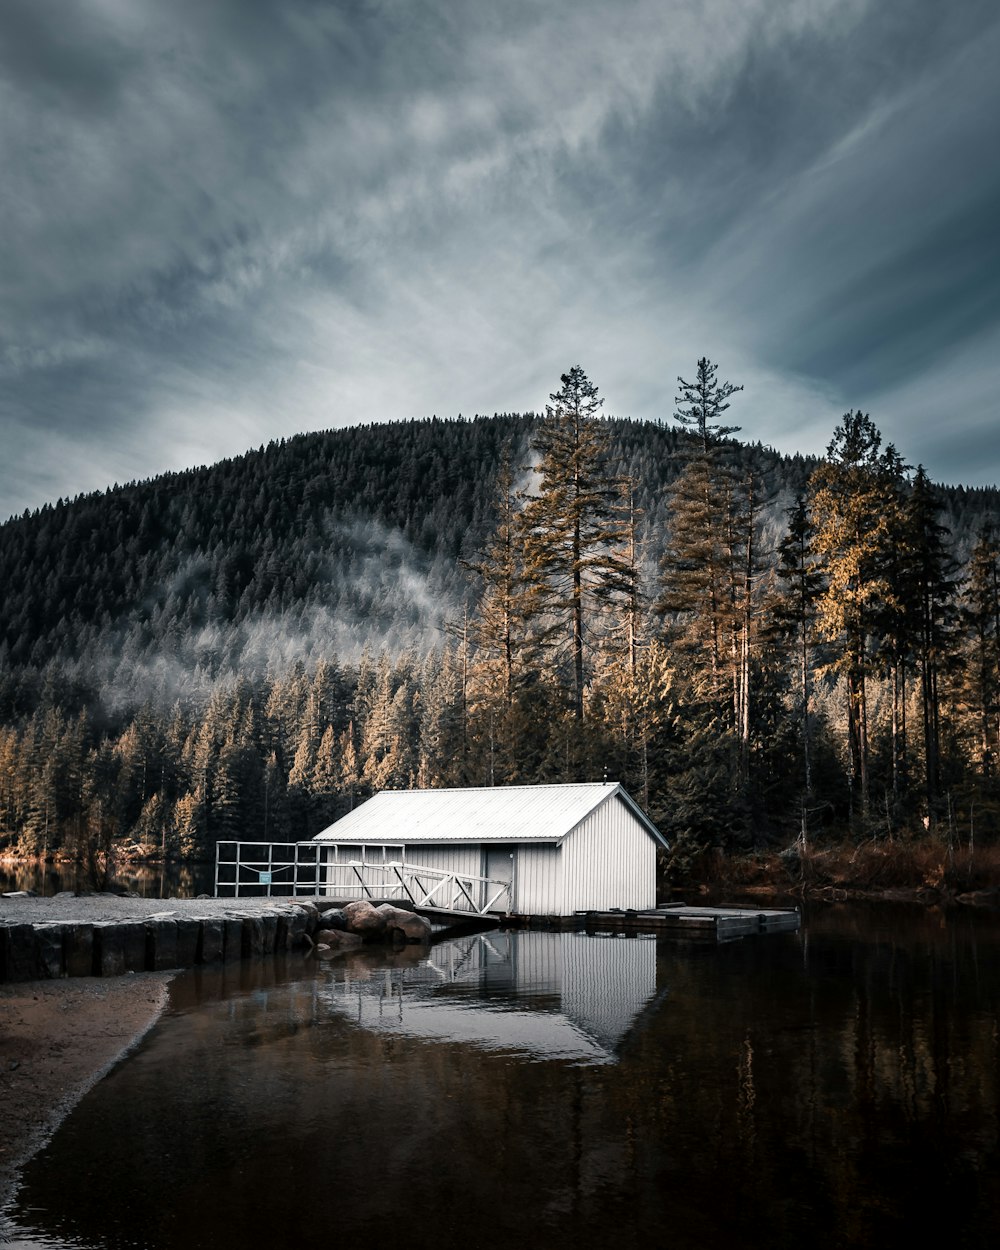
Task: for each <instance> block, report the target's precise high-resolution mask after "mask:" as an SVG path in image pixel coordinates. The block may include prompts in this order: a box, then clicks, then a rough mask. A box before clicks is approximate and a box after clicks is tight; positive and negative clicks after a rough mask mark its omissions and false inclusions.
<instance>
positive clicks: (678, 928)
mask: <svg viewBox="0 0 1000 1250" xmlns="http://www.w3.org/2000/svg"><path fill="white" fill-rule="evenodd" d="M574 920H575V921H576V925H575V927H576V928H580V929H584V930H585V931H587V932H619V933H620V932H624V933H662V934H666V935H669V936H671V937H678V938H688V939H693V940H695V941H714V942H731V941H733V940H734V939H736V938H744V937H752V936H755V935H756V934H760V933H794V932H796V931H797V930H798V928H799V925H800V923H801V917H800V915H799V913H798V910H797V909H795V908H778V907H699V906H689V905H688V904H686V903H676V904H672V905H670V906H668V907H657V908H654V909H652V910H650V911H587V912H578V913H577V914H576V916H575V917H574Z"/></svg>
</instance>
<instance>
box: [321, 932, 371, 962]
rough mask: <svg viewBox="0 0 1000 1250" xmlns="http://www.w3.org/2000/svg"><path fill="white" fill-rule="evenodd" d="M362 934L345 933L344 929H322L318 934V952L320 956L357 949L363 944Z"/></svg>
mask: <svg viewBox="0 0 1000 1250" xmlns="http://www.w3.org/2000/svg"><path fill="white" fill-rule="evenodd" d="M361 942H362V939H361V936H360V935H359V934H357V933H345V932H344V931H343V930H342V929H320V931H319V933H317V934H316V954H317V955H319V956H320V957H324V956H329V954H330V952H331V951H332V952H333V953H335V954H336V953H337V952H339V951H350V950H357V948H358V947H359V946H360V945H361Z"/></svg>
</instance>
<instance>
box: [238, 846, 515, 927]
mask: <svg viewBox="0 0 1000 1250" xmlns="http://www.w3.org/2000/svg"><path fill="white" fill-rule="evenodd" d="M359 851H360V852H362V857H361V858H346V857H345V856H346V855H349V854H352V853H357V852H359ZM403 851H404V848H403V847H402V846H396V845H378V846H363V847H359V846H351V847H347V846H339V845H336V844H334V843H330V842H322V843H320V842H231V841H228V842H220V843H218V845H217V847H216V854H215V894H216V897H218V898H239V897H243V898H247V897H257V898H260V897H267V898H270V897H276V896H277V897H280V896H285V897H287V896H289V895H290V896H293V897H294V896H302V895H312V896H320V897H324V898H329V899H331V900H334V899H337V900H341V901H343V902H348V901H350V900H352V899H360V898H364V899H369V900H375V901H377V900H382V901H385V900H387V899H404V898H405V899H408V900H409V901H410V902H411V903H412V904H413V906H414V907H416V908H417V909H418V910H419V909H425V910H437V911H450V912H462V913H465V914H469V915H485V914H486V913H487V912H497V911H502V912H509V911H510V904H511V898H510V882H509V881H500V880H496V879H493V878H490V877H479V876H475V875H470V874H469V873H458V872H447V871H445V870H443V869H438V868H427V867H425V866H424V865H422V864H409V863H406V862H405V861H404V860H403V857H402V856H403Z"/></svg>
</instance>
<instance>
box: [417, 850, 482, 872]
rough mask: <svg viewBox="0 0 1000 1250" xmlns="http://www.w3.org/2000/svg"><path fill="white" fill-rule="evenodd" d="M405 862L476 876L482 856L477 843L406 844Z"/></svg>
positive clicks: (480, 865) (441, 870)
mask: <svg viewBox="0 0 1000 1250" xmlns="http://www.w3.org/2000/svg"><path fill="white" fill-rule="evenodd" d="M406 862H407V863H408V864H417V865H418V866H419V867H421V868H436V869H437V870H438V871H439V872H458V873H462V874H463V875H468V876H470V877H478V876H479V875H480V872H481V867H482V856H481V854H480V850H479V847H478V845H475V846H474V845H471V844H469V843H466V844H465V845H463V844H461V843H456V844H455V845H454V846H407V848H406Z"/></svg>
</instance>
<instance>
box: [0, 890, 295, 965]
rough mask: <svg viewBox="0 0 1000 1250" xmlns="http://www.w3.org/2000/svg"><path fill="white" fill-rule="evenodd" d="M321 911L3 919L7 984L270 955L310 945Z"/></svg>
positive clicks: (0, 949)
mask: <svg viewBox="0 0 1000 1250" xmlns="http://www.w3.org/2000/svg"><path fill="white" fill-rule="evenodd" d="M316 917H317V911H316V909H315V907H314V906H313V907H311V906H308V905H303V904H287V905H284V906H280V907H273V908H267V909H266V910H257V909H255V910H253V911H252V912H248V913H241V912H240V911H239V910H238V909H236V908H230V909H229V910H227V912H226V913H225V914H218V913H209V914H197V913H194V914H193V913H191V912H190V911H184V912H183V913H163V914H158V915H153V916H147V917H138V918H136V919H127V920H126V919H123V920H118V919H112V920H93V921H90V920H86V919H83V920H74V919H65V920H51V921H40V922H39V921H36V922H25V923H18V922H17V921H16V919H14V918H13V917H9V916H8V917H4V918H2V919H0V981H35V980H44V979H48V978H55V977H87V976H95V977H113V976H122V975H123V974H124V973H127V972H162V971H165V970H166V969H168V968H191V967H194V965H195V964H211V963H219V962H223V961H229V960H236V959H247V958H254V957H259V956H263V955H270V954H273V953H274V952H276V951H288V950H294V949H296V948H297V947H302V946H306V945H308V940H307V935H308V934H309V931H310V929H311V928H314V927H315V923H316Z"/></svg>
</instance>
